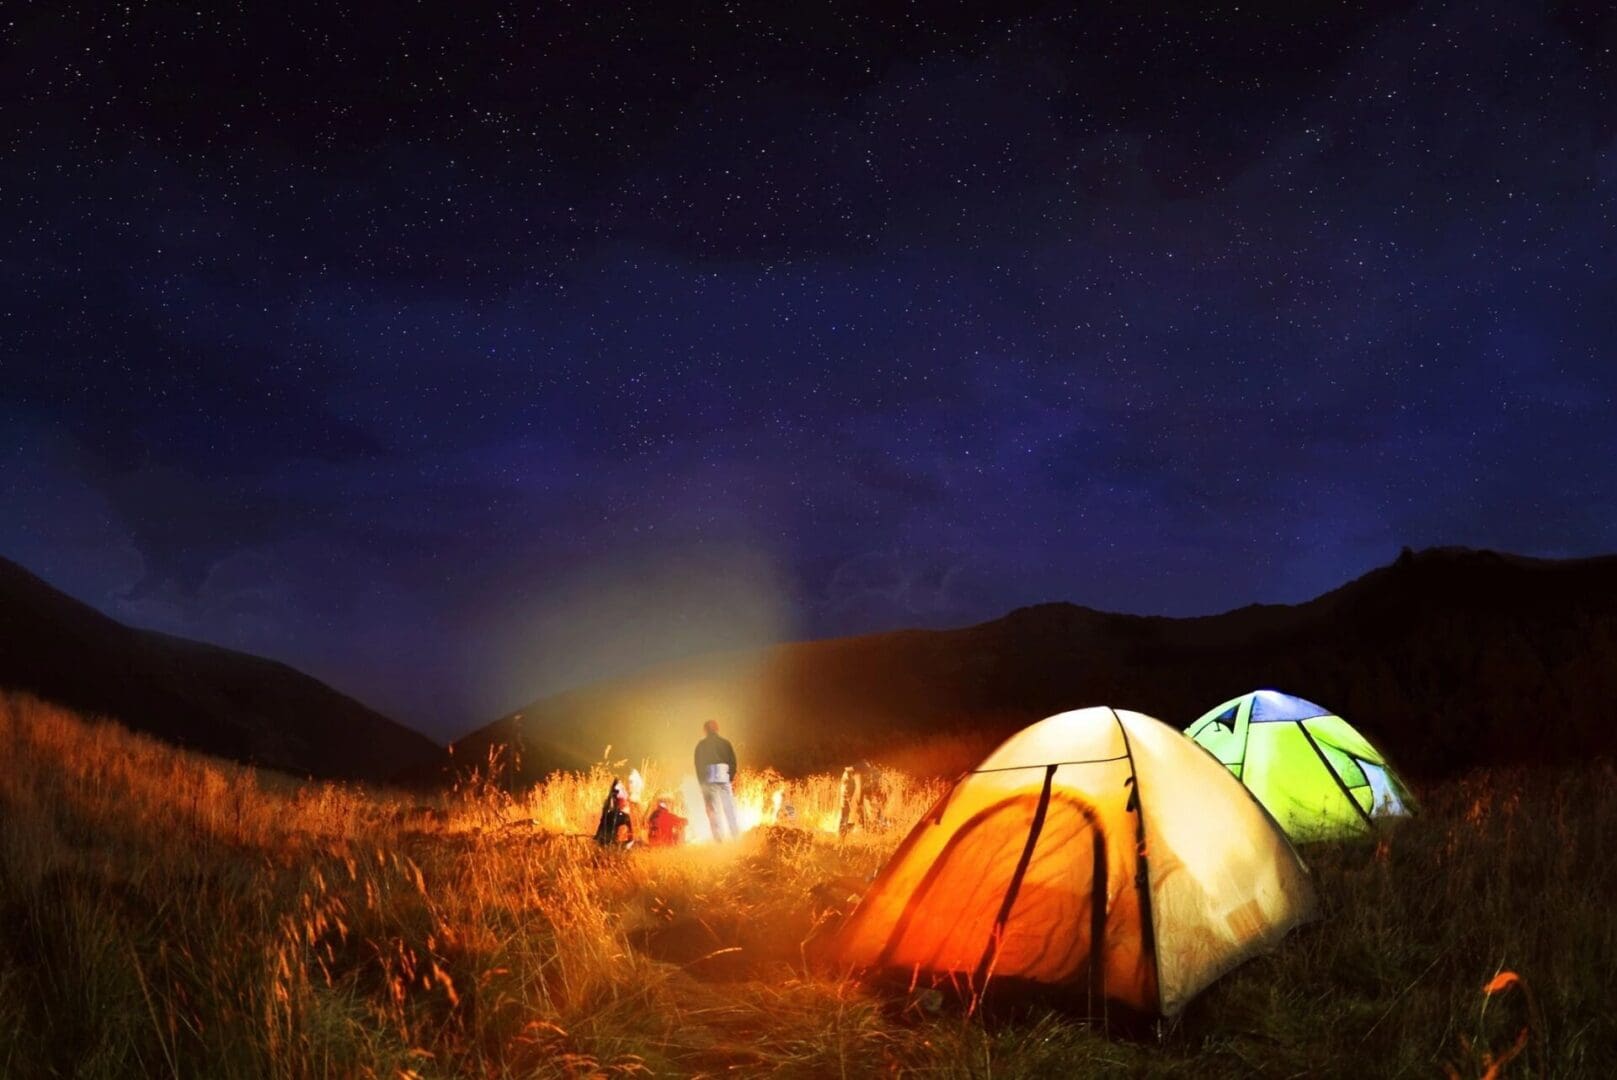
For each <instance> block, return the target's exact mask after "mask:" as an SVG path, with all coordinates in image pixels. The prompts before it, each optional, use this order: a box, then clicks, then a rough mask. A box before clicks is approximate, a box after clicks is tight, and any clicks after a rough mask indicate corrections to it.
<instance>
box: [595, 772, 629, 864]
mask: <svg viewBox="0 0 1617 1080" xmlns="http://www.w3.org/2000/svg"><path fill="white" fill-rule="evenodd" d="M595 842H596V843H597V844H600V845H601V846H602V847H620V848H626V847H629V846H630V845H631V844H633V843H634V819H633V818H631V817H630V816H629V793H628V792H627V791H625V790H624V789H623V785H622V784H621V783H619V782H618V780H617V778H616V777H614V778H613V780H612V790H610V791H608V792H607V793H606V802H605V803H603V804H602V806H601V823H600V824H599V825H597V826H595Z"/></svg>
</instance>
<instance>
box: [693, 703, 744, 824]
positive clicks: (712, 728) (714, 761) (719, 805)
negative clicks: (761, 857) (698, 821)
mask: <svg viewBox="0 0 1617 1080" xmlns="http://www.w3.org/2000/svg"><path fill="white" fill-rule="evenodd" d="M702 731H703V733H704V734H703V738H702V741H701V742H699V743H697V744H696V782H697V783H699V784H701V785H702V805H703V806H704V807H705V808H706V809H707V822H708V826H709V827H710V828H711V829H712V830H713V839H715V840H734V839H736V838H737V837H739V836H740V835H741V828H740V827H739V826H738V825H737V824H736V801H735V791H734V789H733V788H732V787H731V784H733V783H734V781H735V777H736V750H735V747H733V746H731V745H730V740H729V739H726V738H724V737H723V736H722V735H720V734H719V722H718V721H717V720H709V721H708V722H707V723H705V724H703V725H702ZM724 826H728V827H729V832H728V833H726V832H725V829H724Z"/></svg>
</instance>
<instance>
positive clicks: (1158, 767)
mask: <svg viewBox="0 0 1617 1080" xmlns="http://www.w3.org/2000/svg"><path fill="white" fill-rule="evenodd" d="M1314 909H1315V896H1314V889H1313V885H1312V883H1311V881H1310V879H1309V875H1308V871H1307V870H1306V869H1305V868H1304V867H1303V864H1302V862H1301V860H1299V859H1298V858H1297V854H1296V852H1294V851H1293V850H1292V848H1291V844H1290V843H1289V842H1288V841H1287V839H1286V837H1285V834H1284V833H1282V832H1281V831H1280V829H1279V828H1278V827H1276V825H1275V823H1274V821H1273V820H1272V819H1270V817H1269V816H1268V814H1267V813H1265V812H1264V810H1263V808H1262V807H1261V806H1260V805H1259V804H1258V803H1257V801H1256V800H1254V799H1253V798H1252V796H1251V794H1250V793H1249V792H1247V790H1246V789H1245V788H1244V787H1242V786H1241V784H1240V782H1239V781H1237V780H1236V779H1235V778H1234V777H1233V776H1232V775H1230V772H1229V770H1228V769H1226V768H1225V767H1224V766H1223V765H1221V764H1220V763H1219V762H1218V761H1217V760H1215V759H1214V758H1213V757H1211V756H1210V755H1208V754H1207V753H1206V752H1205V751H1203V750H1202V749H1201V748H1200V747H1199V746H1197V745H1196V744H1195V743H1193V742H1191V741H1190V740H1189V739H1186V738H1185V737H1184V736H1183V735H1181V734H1180V733H1179V732H1178V731H1176V730H1174V729H1173V728H1171V727H1168V726H1167V725H1166V724H1163V723H1161V722H1160V721H1157V720H1153V719H1152V718H1151V717H1149V716H1144V715H1142V714H1140V713H1135V712H1126V711H1123V710H1114V709H1109V708H1092V709H1079V710H1076V711H1074V712H1066V713H1061V714H1060V715H1058V716H1052V717H1050V718H1049V719H1047V720H1042V721H1040V722H1039V723H1037V724H1034V725H1032V726H1031V727H1028V728H1025V729H1023V730H1022V731H1021V732H1019V733H1017V734H1016V735H1013V736H1012V737H1011V738H1010V739H1008V740H1007V741H1006V742H1005V743H1004V744H1002V745H1001V746H1000V747H999V749H997V750H995V751H994V752H993V753H992V754H990V755H989V756H988V758H987V759H985V760H984V761H983V763H982V764H981V765H979V766H978V767H977V768H976V769H975V770H973V771H972V772H970V773H967V774H966V775H965V776H964V777H963V778H962V779H961V780H960V781H959V782H958V783H957V784H956V785H955V786H954V788H953V789H952V790H950V792H949V793H948V794H947V795H946V796H944V798H943V799H942V801H941V802H939V804H938V805H937V806H936V807H934V808H933V809H932V811H931V812H930V813H928V814H927V816H926V817H925V818H924V819H922V821H921V822H920V823H919V824H918V825H916V826H915V828H914V829H913V830H912V831H911V832H910V834H909V836H907V837H906V838H905V839H904V841H903V843H902V844H900V845H899V847H898V850H897V852H895V853H894V855H893V857H892V859H891V860H890V861H889V862H888V864H887V866H886V867H885V868H884V869H883V870H882V872H881V874H880V875H879V876H878V877H877V878H876V881H875V882H874V884H873V885H872V886H871V888H870V890H869V891H868V892H867V893H866V894H865V897H864V899H863V900H862V901H861V902H860V904H859V906H858V907H857V908H856V909H855V910H854V912H853V914H852V915H850V916H849V918H848V921H847V923H845V924H844V925H843V927H842V929H841V930H840V931H839V932H838V934H837V938H836V941H835V948H836V951H837V954H838V955H839V957H840V959H841V960H842V962H843V963H845V964H846V965H848V966H850V967H853V968H859V969H866V970H889V971H898V972H903V973H906V974H911V975H914V976H931V977H934V978H952V979H955V980H957V981H959V982H962V983H964V984H965V985H966V986H969V987H971V988H972V989H974V990H979V991H980V990H982V989H983V988H985V987H986V986H987V985H988V983H989V981H990V980H991V979H995V978H1001V979H1004V978H1012V979H1018V980H1025V981H1028V982H1032V983H1040V984H1046V985H1050V986H1065V987H1071V988H1072V989H1073V990H1074V991H1075V992H1079V993H1084V994H1086V995H1087V996H1088V999H1089V1002H1090V1004H1092V1005H1094V1004H1098V1003H1099V1002H1100V1001H1102V1000H1110V1001H1115V1002H1120V1003H1122V1004H1125V1005H1128V1006H1131V1007H1133V1008H1136V1009H1139V1010H1141V1011H1143V1012H1151V1013H1158V1012H1160V1013H1162V1014H1163V1015H1170V1016H1171V1015H1173V1014H1174V1013H1176V1012H1178V1011H1179V1010H1180V1009H1182V1008H1183V1007H1184V1005H1185V1003H1186V1002H1187V1001H1189V1000H1190V998H1192V997H1193V996H1195V995H1196V994H1197V993H1198V992H1200V991H1201V990H1202V989H1203V988H1204V987H1206V986H1207V985H1208V984H1209V983H1211V982H1212V981H1213V980H1214V979H1216V978H1218V977H1219V976H1220V975H1221V974H1223V973H1224V972H1225V971H1228V970H1229V969H1230V968H1232V967H1234V966H1235V965H1236V964H1238V963H1240V962H1241V961H1242V960H1244V959H1246V958H1247V957H1249V956H1251V955H1253V954H1254V953H1256V952H1259V951H1261V950H1264V949H1267V948H1269V947H1270V946H1272V945H1273V944H1274V943H1275V942H1276V941H1278V940H1279V939H1280V938H1281V937H1282V936H1283V935H1284V934H1285V932H1286V931H1287V930H1288V929H1290V928H1291V927H1292V926H1295V925H1296V924H1298V923H1299V922H1302V921H1305V920H1307V919H1309V918H1311V917H1312V916H1313V914H1314Z"/></svg>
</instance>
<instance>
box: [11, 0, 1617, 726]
mask: <svg viewBox="0 0 1617 1080" xmlns="http://www.w3.org/2000/svg"><path fill="white" fill-rule="evenodd" d="M215 6H216V5H194V6H192V7H189V8H184V9H181V8H148V7H145V6H143V5H139V4H135V5H130V6H129V7H128V8H108V9H105V10H96V9H91V8H86V7H75V6H73V5H36V6H35V7H34V8H32V9H25V10H23V11H18V12H12V13H10V15H9V16H7V19H6V21H5V22H4V24H3V25H0V41H3V43H4V44H3V50H4V52H3V60H4V62H3V64H0V134H3V138H4V142H3V147H4V155H5V156H4V161H5V166H4V171H3V178H0V196H3V197H0V493H3V507H4V511H5V512H4V514H3V515H0V554H3V555H5V556H7V557H10V558H13V559H15V560H17V561H18V562H21V563H22V564H23V565H25V566H27V567H28V568H30V569H32V570H33V571H35V572H36V573H39V574H41V575H42V576H44V577H45V578H47V580H49V581H51V582H52V583H53V584H55V585H57V586H58V587H60V588H63V589H65V590H66V591H68V592H70V593H72V594H73V595H75V596H78V597H80V598H81V599H84V600H86V601H88V602H90V603H92V604H94V605H96V606H98V607H100V608H101V609H103V610H105V611H107V612H108V613H109V614H112V615H114V616H115V617H118V618H120V619H123V620H125V621H129V622H133V623H135V624H138V625H143V626H150V627H154V628H157V629H161V630H165V631H168V632H172V633H179V634H184V635H188V636H194V637H200V638H203V639H206V640H210V641H215V642H218V643H220V644H224V645H229V646H232V647H236V648H242V649H246V650H249V651H254V652H259V653H263V654H266V655H269V656H273V657H276V658H279V659H283V660H286V661H288V662H290V663H292V664H294V665H296V666H299V667H301V668H303V669H305V670H307V671H310V672H311V673H313V674H315V675H318V676H320V677H322V678H324V679H327V680H328V681H331V682H332V683H334V684H335V685H336V686H338V687H339V688H341V689H344V690H346V691H348V692H350V693H353V694H355V695H357V696H359V697H360V698H362V699H363V700H365V701H367V702H368V703H370V704H373V705H375V706H377V707H378V708H381V709H382V710H383V711H386V712H389V713H391V714H393V715H395V716H397V717H399V718H400V719H402V720H405V721H406V722H409V723H412V724H415V725H417V726H419V727H421V728H422V729H423V730H425V731H427V732H428V733H429V734H432V735H434V736H437V737H440V738H442V737H448V736H450V735H452V734H456V733H458V732H460V731H463V730H465V729H467V728H469V727H471V726H473V725H475V724H479V723H482V722H485V721H487V720H490V719H492V718H493V717H494V716H495V715H497V714H498V713H500V712H503V711H505V710H506V709H509V708H511V707H514V706H517V705H520V704H522V703H523V702H524V701H526V700H528V699H530V698H532V697H534V696H537V695H538V694H539V693H541V692H548V691H552V690H556V689H559V688H561V687H563V686H566V685H569V684H572V683H575V682H578V681H580V680H584V679H589V678H593V677H597V676H601V675H605V674H610V673H612V672H614V671H618V670H622V669H625V668H628V667H635V666H639V665H640V664H643V663H646V662H650V661H655V660H658V659H661V658H664V657H669V656H675V655H679V654H682V653H688V652H692V651H698V650H705V649H710V648H727V647H735V646H742V645H748V644H754V643H757V642H759V641H764V640H772V639H779V638H796V637H803V636H819V635H827V634H843V633H851V632H859V631H866V630H875V629H885V628H891V627H897V626H908V625H924V626H946V625H958V624H963V623H967V622H971V621H976V620H980V619H984V618H989V617H992V616H995V615H998V614H1000V613H1002V612H1004V611H1006V610H1008V609H1009V608H1012V607H1014V606H1017V605H1020V604H1026V603H1033V602H1039V601H1046V600H1056V599H1067V600H1072V601H1075V602H1079V603H1084V604H1088V605H1091V606H1094V607H1099V608H1106V609H1113V610H1124V611H1135V612H1161V613H1169V614H1190V613H1201V612H1211V611H1217V610H1221V609H1225V608H1229V607H1233V606H1237V605H1240V604H1244V603H1248V602H1252V601H1296V600H1300V599H1305V598H1307V597H1309V596H1312V595H1314V594H1316V593H1318V592H1321V591H1324V590H1325V589H1328V588H1331V587H1333V586H1335V585H1337V584H1339V583H1341V582H1342V581H1343V580H1345V579H1346V578H1348V577H1350V576H1353V575H1356V574H1358V573H1361V572H1363V571H1365V570H1367V569H1369V568H1371V567H1372V566H1375V565H1378V564H1381V563H1384V562H1387V561H1389V560H1390V559H1392V558H1393V557H1394V556H1396V554H1397V552H1398V549H1399V547H1400V546H1402V545H1406V544H1407V545H1411V546H1417V547H1419V546H1425V545H1432V544H1450V543H1457V544H1467V545H1473V546H1491V547H1498V548H1503V549H1508V550H1513V551H1518V552H1523V553H1529V554H1540V555H1576V554H1592V553H1596V552H1606V551H1612V550H1617V510H1614V505H1617V408H1614V394H1617V362H1614V356H1613V353H1614V349H1613V346H1614V343H1617V220H1614V215H1613V210H1614V203H1617V53H1614V49H1617V19H1614V18H1613V16H1612V15H1611V14H1610V13H1609V12H1610V9H1609V8H1608V7H1607V5H1604V4H1599V3H1589V4H1587V5H1583V6H1579V5H1576V4H1573V5H1564V4H1533V3H1506V2H1499V3H1495V2H1492V0H1469V2H1461V3H1452V4H1408V3H1397V4H1386V3H1376V2H1369V3H1364V4H1358V5H1353V6H1352V7H1350V8H1331V7H1328V6H1327V5H1324V4H1317V5H1316V4H1299V3H1295V2H1291V3H1283V4H1281V3H1275V4H1259V5H1256V6H1254V5H1252V4H1249V3H1242V4H1240V5H1239V6H1238V7H1237V6H1236V5H1233V4H1231V5H1222V6H1223V7H1225V8H1226V9H1227V10H1225V11H1223V12H1222V13H1219V12H1218V8H1219V7H1220V5H1202V6H1198V5H1186V4H1173V3H1168V4H1150V5H1143V4H1139V3H1133V2H1128V3H1123V2H1119V3H1103V4H1093V5H1083V12H1082V13H1081V14H1077V15H1074V14H1072V13H1071V12H1069V11H1068V10H1067V9H1066V8H1065V7H1064V6H1062V5H1033V6H1023V5H1019V4H1016V3H1008V2H1007V3H998V4H993V5H982V4H970V5H947V6H945V5H930V6H929V5H920V4H899V5H893V4H885V3H874V2H863V0H861V2H854V3H847V4H842V5H818V4H812V3H804V4H795V5H789V6H787V7H786V8H785V10H784V11H781V12H766V10H765V7H764V6H763V5H754V4H744V3H737V4H727V5H712V6H703V7H701V8H698V7H696V6H694V5H683V4H668V3H653V4H639V5H631V4H623V3H617V2H613V3H598V2H595V0H584V2H580V3H576V4H550V3H534V4H525V5H511V6H509V7H506V8H503V9H500V8H482V7H477V6H467V5H455V6H454V7H453V10H451V8H450V6H449V5H444V6H443V7H442V10H437V11H435V10H433V9H432V8H430V7H429V6H426V5H399V9H400V10H399V11H398V12H394V13H392V14H387V15H383V14H380V13H379V11H370V10H368V9H360V8H345V7H344V6H342V5H337V4H322V5H319V6H318V7H317V8H315V9H312V10H311V11H309V12H305V13H302V14H299V13H296V12H289V13H284V14H283V13H282V12H281V11H280V10H278V8H279V6H278V5H270V4H263V5H256V7H257V8H258V9H259V13H257V14H251V15H247V16H242V15H239V14H234V15H214V14H202V15H199V14H198V13H197V11H198V9H202V10H203V11H208V10H209V9H211V8H213V7H215ZM221 7H222V6H221ZM637 9H638V10H637ZM1303 11H1306V12H1308V14H1306V15H1301V14H1298V12H1303Z"/></svg>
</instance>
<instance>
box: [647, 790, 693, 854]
mask: <svg viewBox="0 0 1617 1080" xmlns="http://www.w3.org/2000/svg"><path fill="white" fill-rule="evenodd" d="M688 824H689V822H688V821H687V820H686V819H685V818H682V817H680V816H679V815H678V814H676V813H674V811H673V809H672V808H671V807H670V806H669V805H668V796H666V795H659V796H657V807H656V809H654V810H652V812H651V817H649V818H647V819H646V844H647V846H649V847H674V846H675V845H677V844H682V843H684V842H685V826H686V825H688Z"/></svg>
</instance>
